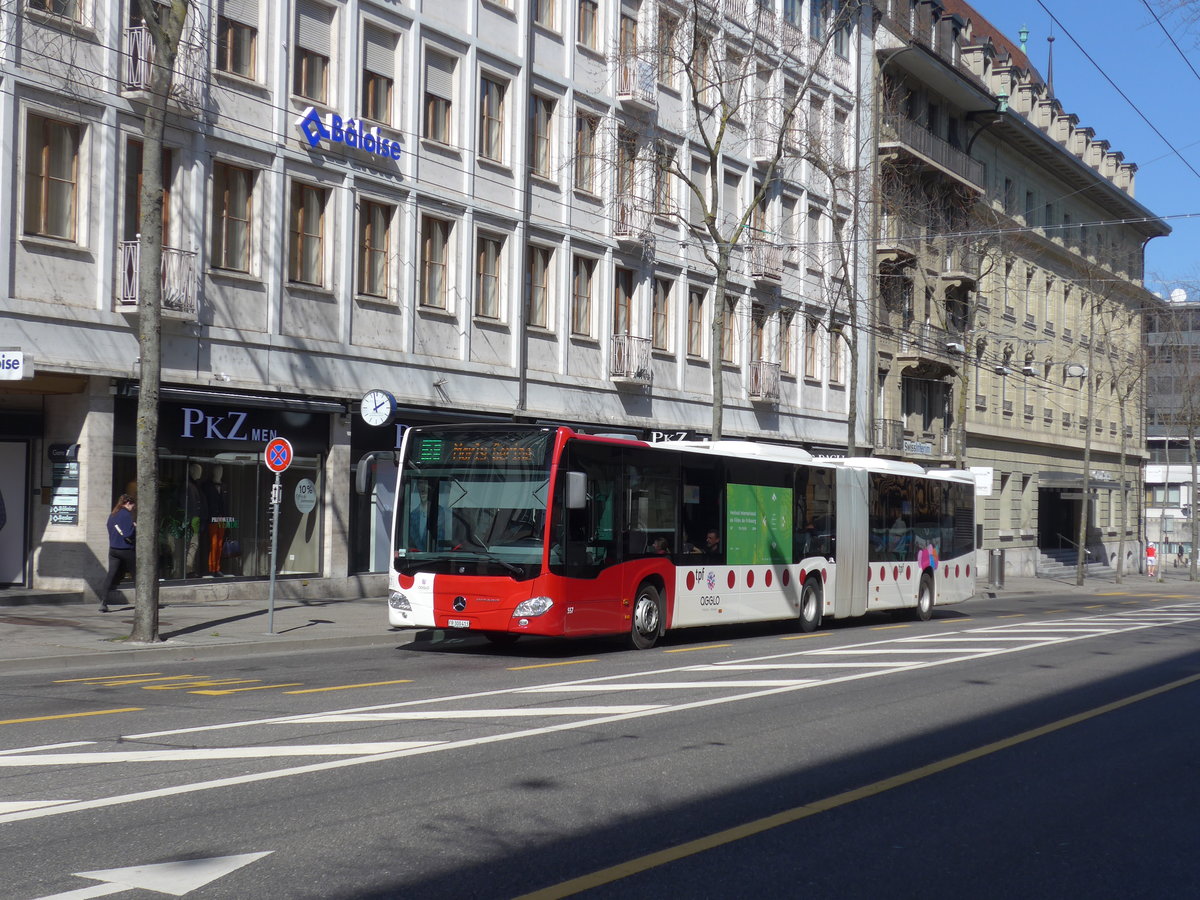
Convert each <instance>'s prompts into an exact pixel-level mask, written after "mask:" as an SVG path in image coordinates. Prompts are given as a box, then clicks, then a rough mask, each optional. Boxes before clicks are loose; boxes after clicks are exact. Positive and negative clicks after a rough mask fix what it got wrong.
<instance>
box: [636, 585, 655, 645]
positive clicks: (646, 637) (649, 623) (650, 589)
mask: <svg viewBox="0 0 1200 900" xmlns="http://www.w3.org/2000/svg"><path fill="white" fill-rule="evenodd" d="M661 625H662V604H661V603H660V602H659V596H658V591H657V590H656V589H655V587H654V585H652V584H643V585H642V586H641V587H639V588H638V591H637V599H635V600H634V601H633V617H632V620H631V621H630V623H629V646H630V647H632V648H633V649H634V650H649V649H650V648H651V647H653V646H654V643H655V641H657V640H658V632H659V630H660V628H661Z"/></svg>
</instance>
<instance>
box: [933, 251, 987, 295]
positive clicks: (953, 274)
mask: <svg viewBox="0 0 1200 900" xmlns="http://www.w3.org/2000/svg"><path fill="white" fill-rule="evenodd" d="M978 280H979V254H978V253H976V252H975V251H974V250H972V249H971V248H970V247H964V246H955V247H947V248H946V251H945V252H944V253H943V254H942V281H945V282H947V283H949V284H951V285H958V286H961V287H965V288H973V287H974V286H975V284H976V282H978Z"/></svg>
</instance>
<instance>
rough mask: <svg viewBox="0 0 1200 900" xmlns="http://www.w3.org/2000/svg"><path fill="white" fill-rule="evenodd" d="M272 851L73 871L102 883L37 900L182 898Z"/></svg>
mask: <svg viewBox="0 0 1200 900" xmlns="http://www.w3.org/2000/svg"><path fill="white" fill-rule="evenodd" d="M274 852H275V851H274V850H267V851H265V852H263V853H240V854H238V855H237V856H214V857H212V858H210V859H181V860H179V861H178V862H166V863H151V864H150V865H145V866H128V867H127V868H124V869H98V870H96V871H94V872H76V873H75V875H76V877H78V878H90V879H92V880H93V881H103V882H106V883H105V884H97V885H93V886H92V887H89V888H80V889H79V890H77V891H68V892H66V893H65V894H54V895H52V896H49V897H41V898H39V900H85V898H88V897H103V896H106V895H107V894H116V893H120V892H122V891H153V892H154V893H156V894H170V895H171V896H172V897H182V896H183V895H184V894H190V893H191V892H192V891H194V890H198V889H199V888H202V887H204V886H205V885H206V884H209V883H211V882H213V881H216V880H217V879H218V878H223V877H224V876H226V875H228V874H230V873H231V872H236V871H237V870H238V869H240V868H242V866H248V865H249V864H250V863H252V862H255V861H257V860H260V859H262V858H263V857H264V856H270V855H271V854H272V853H274Z"/></svg>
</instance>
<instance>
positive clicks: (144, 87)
mask: <svg viewBox="0 0 1200 900" xmlns="http://www.w3.org/2000/svg"><path fill="white" fill-rule="evenodd" d="M125 47H126V50H125V90H128V91H148V90H150V87H151V73H152V70H153V67H154V39H153V38H152V37H151V36H150V30H149V29H148V28H147V27H146V26H145V25H137V26H134V27H132V28H126V29H125ZM205 62H206V60H205V56H204V48H203V47H201V46H200V45H199V44H196V43H192V42H190V41H181V42H180V44H179V52H178V53H177V54H176V56H175V69H174V74H173V76H172V79H171V99H172V100H174V101H175V102H176V103H178V104H179V105H180V106H184V107H187V108H189V109H196V108H198V107H199V106H200V104H201V102H202V101H203V91H202V88H203V85H204V77H205Z"/></svg>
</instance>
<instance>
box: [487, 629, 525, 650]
mask: <svg viewBox="0 0 1200 900" xmlns="http://www.w3.org/2000/svg"><path fill="white" fill-rule="evenodd" d="M483 636H484V637H485V638H487V639H488V641H489V642H490V643H493V644H495V645H496V646H497V647H511V646H512V645H513V644H515V643H516V642H517V641H519V640H520V639H521V636H520V635H519V634H513V633H512V632H511V631H485V632H484V633H483Z"/></svg>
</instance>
